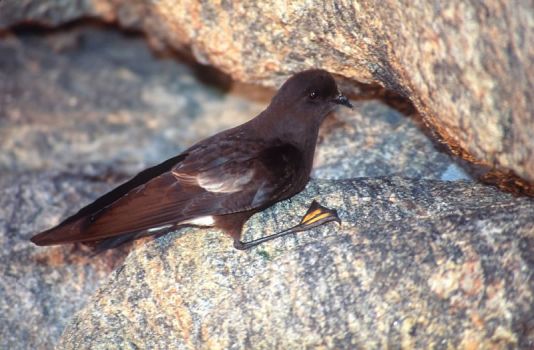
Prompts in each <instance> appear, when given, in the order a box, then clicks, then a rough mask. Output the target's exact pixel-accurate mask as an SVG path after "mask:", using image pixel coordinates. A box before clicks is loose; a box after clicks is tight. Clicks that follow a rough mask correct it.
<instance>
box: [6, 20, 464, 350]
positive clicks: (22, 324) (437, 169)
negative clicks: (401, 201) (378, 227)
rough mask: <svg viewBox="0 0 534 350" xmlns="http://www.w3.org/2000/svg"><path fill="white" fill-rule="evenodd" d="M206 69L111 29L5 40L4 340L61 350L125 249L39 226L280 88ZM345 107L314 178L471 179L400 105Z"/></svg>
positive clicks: (256, 107)
mask: <svg viewBox="0 0 534 350" xmlns="http://www.w3.org/2000/svg"><path fill="white" fill-rule="evenodd" d="M171 57H172V56H171ZM200 68H202V69H196V70H195V69H192V68H191V67H189V66H186V65H184V64H182V63H180V61H178V60H174V59H170V57H169V56H165V57H156V56H154V55H153V54H151V52H150V50H148V49H147V46H146V44H145V43H144V41H143V40H142V38H139V37H138V36H132V35H124V34H122V33H120V32H117V31H115V30H112V29H110V28H102V27H94V26H85V25H83V26H72V27H69V28H63V29H62V30H58V31H50V32H46V33H42V34H37V33H35V32H32V31H29V30H21V31H15V32H12V33H7V34H4V35H3V36H2V38H1V39H0V149H1V150H2V151H1V152H0V243H1V244H0V257H1V258H0V295H2V298H0V349H17V348H22V349H33V348H38V349H43V348H44V349H48V348H52V347H53V346H54V344H56V342H57V340H58V338H59V336H60V334H61V333H62V331H63V329H64V327H65V325H66V323H67V321H68V320H69V318H70V317H72V315H73V314H74V313H75V312H76V311H78V310H79V309H80V308H81V307H82V306H83V305H84V304H85V303H86V302H87V299H88V297H89V296H90V295H91V293H93V292H94V291H95V289H96V288H97V286H98V285H99V283H100V282H105V281H106V280H107V276H108V275H109V273H110V272H111V271H112V270H113V268H114V266H116V265H117V264H119V263H120V259H121V257H123V256H122V255H121V254H123V253H124V252H121V251H118V252H110V253H108V255H105V256H100V257H98V258H95V259H90V258H89V253H88V252H87V251H83V250H79V249H75V248H73V247H71V246H65V247H51V248H41V247H36V246H34V245H32V244H31V243H30V242H29V241H28V239H29V238H30V237H31V235H32V234H34V233H35V232H37V231H39V230H42V229H45V228H47V227H49V226H51V225H54V224H56V223H57V222H59V220H61V219H62V218H64V217H66V216H67V215H69V214H72V213H73V212H75V211H76V210H78V209H79V208H80V207H81V206H83V205H84V204H86V203H88V202H89V201H91V200H92V199H95V198H96V197H97V196H98V195H100V194H102V193H104V192H105V191H107V190H108V189H110V188H112V187H113V186H115V185H117V184H118V183H119V182H121V181H122V180H124V179H126V178H127V177H128V176H131V175H133V174H135V172H136V171H138V170H140V169H142V168H143V167H145V166H147V165H150V164H154V163H156V162H158V161H161V160H163V159H165V158H166V157H170V156H172V155H174V154H176V153H177V152H179V151H180V150H182V149H184V148H185V147H187V146H189V145H190V144H191V143H193V142H195V141H196V140H198V139H199V138H202V137H206V136H208V135H209V134H212V133H214V132H216V131H218V130H221V129H223V128H228V127H231V126H233V125H236V124H238V123H241V122H244V121H246V120H248V118H250V117H252V116H254V115H255V114H256V113H258V112H259V111H260V110H261V109H262V108H263V107H264V106H265V105H266V103H268V100H269V96H270V94H271V92H270V91H264V90H258V89H257V88H253V87H251V86H243V85H239V84H233V85H231V86H223V88H221V87H220V84H219V85H218V86H212V85H207V84H204V83H202V82H201V81H200V80H199V79H198V76H199V75H202V74H204V77H203V78H206V76H205V75H206V74H205V69H204V68H203V67H200ZM7 77H8V78H7ZM208 77H209V76H208ZM339 112H340V113H336V114H335V115H333V116H332V117H331V118H329V119H328V121H327V122H326V123H325V125H324V127H323V128H322V130H321V138H320V142H319V143H320V144H319V146H318V149H317V151H318V154H317V158H316V168H315V171H314V176H315V177H322V178H331V179H339V178H347V177H358V176H371V177H373V176H386V175H394V174H400V175H403V176H409V177H413V178H415V179H420V178H432V179H443V180H455V179H459V178H464V177H465V176H466V175H465V174H464V173H463V172H462V170H461V168H460V167H458V166H457V165H456V164H455V163H454V161H453V160H452V159H451V157H449V156H448V155H446V154H444V153H441V152H439V151H438V150H436V149H435V148H434V145H433V144H432V142H431V141H430V140H429V139H428V138H427V137H426V136H425V135H424V134H423V133H422V132H421V131H420V129H419V128H418V127H417V125H416V123H414V121H413V120H412V119H410V118H406V117H404V116H402V115H401V114H399V113H398V112H396V111H395V110H393V109H391V108H388V107H387V106H385V105H383V104H381V103H379V102H376V101H369V102H359V103H357V104H356V106H355V109H354V110H353V111H348V110H340V111H339ZM202 235H203V236H202V237H204V233H202ZM221 239H222V238H221ZM222 242H224V243H223V244H226V243H225V242H226V241H225V240H222Z"/></svg>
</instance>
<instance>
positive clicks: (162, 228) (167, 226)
mask: <svg viewBox="0 0 534 350" xmlns="http://www.w3.org/2000/svg"><path fill="white" fill-rule="evenodd" d="M172 226H173V225H165V226H158V227H152V228H149V229H148V230H147V232H148V233H152V232H158V231H161V230H165V229H166V228H169V227H172Z"/></svg>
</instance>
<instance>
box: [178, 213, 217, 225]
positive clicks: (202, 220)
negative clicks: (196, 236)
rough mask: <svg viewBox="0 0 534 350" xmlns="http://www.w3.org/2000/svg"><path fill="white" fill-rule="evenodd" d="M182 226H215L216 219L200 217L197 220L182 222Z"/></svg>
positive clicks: (209, 216)
mask: <svg viewBox="0 0 534 350" xmlns="http://www.w3.org/2000/svg"><path fill="white" fill-rule="evenodd" d="M182 224H189V225H196V226H213V225H215V219H213V216H211V215H208V216H200V217H198V218H195V219H191V220H187V221H184V222H182Z"/></svg>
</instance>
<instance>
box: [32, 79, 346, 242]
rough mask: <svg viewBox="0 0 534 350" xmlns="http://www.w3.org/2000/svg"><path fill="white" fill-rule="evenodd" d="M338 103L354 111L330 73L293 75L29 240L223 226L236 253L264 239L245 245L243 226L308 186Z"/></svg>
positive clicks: (112, 238)
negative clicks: (263, 101)
mask: <svg viewBox="0 0 534 350" xmlns="http://www.w3.org/2000/svg"><path fill="white" fill-rule="evenodd" d="M337 105H345V106H348V107H352V106H351V104H350V102H349V101H348V99H347V98H346V97H345V96H344V95H342V94H341V93H340V92H339V91H338V88H337V86H336V82H335V81H334V79H333V77H332V76H331V75H330V74H329V73H328V72H326V71H324V70H319V69H317V70H307V71H303V72H300V73H298V74H295V75H293V76H292V77H291V78H290V79H288V80H287V81H286V82H285V83H284V84H283V85H282V87H281V88H280V90H279V91H278V92H277V94H276V95H275V96H274V97H273V99H272V101H271V103H270V105H269V106H268V107H267V109H265V110H264V111H263V112H261V113H260V114H259V115H258V116H256V117H255V118H254V119H252V120H250V121H248V122H246V123H244V124H242V125H240V126H238V127H235V128H232V129H229V130H226V131H223V132H221V133H219V134H216V135H214V136H212V137H209V138H207V139H205V140H203V141H200V142H199V143H197V144H195V145H194V146H192V147H191V148H189V149H188V150H186V151H185V152H183V153H182V154H180V155H177V156H176V157H174V158H171V159H168V160H166V161H165V162H163V163H161V164H159V165H156V166H154V167H152V168H148V169H146V170H144V171H142V172H141V173H139V174H138V175H137V176H135V177H134V178H132V179H131V180H129V181H128V182H126V183H124V184H122V185H120V186H119V187H117V188H116V189H114V190H112V191H111V192H109V193H107V194H105V195H103V196H102V197H100V198H99V199H97V200H96V201H94V202H93V203H91V204H89V205H87V206H86V207H84V208H82V209H81V210H80V211H79V212H78V213H76V214H75V215H73V216H71V217H69V218H67V219H66V220H65V221H63V222H62V223H60V224H59V225H58V226H56V227H54V228H51V229H49V230H47V231H44V232H42V233H39V234H37V235H35V236H34V237H33V238H32V239H31V240H32V242H33V243H35V244H37V245H53V244H62V243H74V242H86V243H87V242H89V243H96V244H97V247H99V248H100V249H108V248H112V247H116V246H118V245H120V244H122V243H125V242H128V241H131V240H134V239H137V238H140V237H143V236H147V235H153V234H157V235H159V234H162V233H165V232H167V231H169V230H170V229H171V228H172V229H174V228H176V227H180V226H188V225H194V226H212V227H217V228H220V229H222V230H223V231H225V232H227V233H228V234H229V235H230V236H231V237H232V238H233V239H234V246H235V247H236V248H237V249H247V248H250V247H252V246H254V245H257V244H259V243H261V242H264V241H266V240H268V239H269V238H267V239H266V237H264V238H262V239H259V240H256V241H252V242H246V243H245V242H242V241H241V230H242V228H243V224H244V223H245V222H246V221H247V220H248V219H249V218H250V217H251V216H252V215H253V214H254V213H256V212H258V211H261V210H264V209H265V208H267V207H269V206H271V205H272V204H274V203H276V202H278V201H281V200H284V199H287V198H289V197H292V196H293V195H295V194H297V193H299V192H300V191H301V190H302V189H303V188H304V186H305V185H306V184H307V183H308V180H309V176H310V172H311V169H312V163H313V155H314V153H315V144H316V142H317V134H318V131H319V126H320V125H321V122H322V121H323V120H324V119H325V117H326V116H327V115H328V114H329V113H330V112H331V111H332V110H333V109H334V108H335V107H336V106H337Z"/></svg>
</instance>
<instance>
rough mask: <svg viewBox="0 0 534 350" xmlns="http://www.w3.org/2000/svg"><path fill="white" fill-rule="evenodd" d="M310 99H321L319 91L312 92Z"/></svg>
mask: <svg viewBox="0 0 534 350" xmlns="http://www.w3.org/2000/svg"><path fill="white" fill-rule="evenodd" d="M308 97H309V98H310V100H315V99H316V98H317V97H319V93H318V92H317V91H312V92H310V93H309V95H308Z"/></svg>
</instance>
